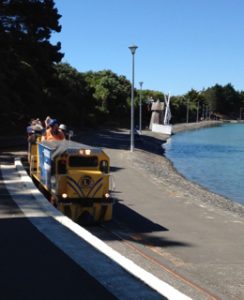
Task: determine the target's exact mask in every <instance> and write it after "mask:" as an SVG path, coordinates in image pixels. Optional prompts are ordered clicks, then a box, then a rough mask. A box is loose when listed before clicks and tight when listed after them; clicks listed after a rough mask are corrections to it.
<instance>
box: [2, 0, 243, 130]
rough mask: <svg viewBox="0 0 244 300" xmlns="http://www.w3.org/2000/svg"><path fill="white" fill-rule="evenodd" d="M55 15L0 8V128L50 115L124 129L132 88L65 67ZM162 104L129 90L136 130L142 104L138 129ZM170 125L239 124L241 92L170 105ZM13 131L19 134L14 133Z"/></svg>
mask: <svg viewBox="0 0 244 300" xmlns="http://www.w3.org/2000/svg"><path fill="white" fill-rule="evenodd" d="M60 17H61V16H60V15H59V14H58V10H57V8H56V7H55V3H54V1H53V0H0V46H1V47H0V89H1V94H0V100H1V110H0V122H1V126H0V128H1V129H2V128H4V124H6V123H7V124H8V126H9V124H12V125H13V127H14V126H18V125H21V126H23V125H24V124H26V122H27V121H28V120H29V119H30V118H31V117H40V118H45V117H46V116H47V115H51V116H54V117H57V118H58V119H60V121H62V122H65V123H67V124H70V125H73V126H85V127H88V126H97V125H101V124H107V125H108V124H110V125H117V126H127V127H129V126H130V105H131V83H130V82H129V80H127V79H126V77H125V76H123V75H117V74H115V73H113V72H112V71H111V70H101V71H98V72H92V71H90V72H86V73H81V72H79V71H77V70H76V69H75V68H73V67H72V66H70V65H69V64H67V63H60V62H61V59H62V57H63V54H62V53H61V52H60V51H61V44H60V43H57V44H56V45H52V44H51V43H50V37H51V34H52V32H60V30H61V26H60V25H59V19H60ZM158 99H159V100H160V101H164V94H163V93H162V92H159V91H152V90H137V89H135V124H138V117H139V103H140V100H142V113H143V115H142V120H143V126H148V125H149V121H150V116H151V111H150V105H151V102H152V101H153V100H154V101H156V100H158ZM171 111H172V122H173V123H178V122H186V121H188V122H195V121H199V120H201V119H208V118H233V119H237V118H240V117H241V118H242V119H243V118H244V92H242V91H241V92H238V91H236V90H235V89H234V87H233V86H232V85H231V84H230V83H229V84H227V85H225V86H221V85H218V84H216V85H214V86H213V87H209V88H207V89H205V90H202V91H196V90H193V89H192V90H190V91H189V92H188V93H186V94H185V95H181V96H172V98H171ZM21 126H19V127H21Z"/></svg>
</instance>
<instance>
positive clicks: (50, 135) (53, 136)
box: [42, 119, 65, 141]
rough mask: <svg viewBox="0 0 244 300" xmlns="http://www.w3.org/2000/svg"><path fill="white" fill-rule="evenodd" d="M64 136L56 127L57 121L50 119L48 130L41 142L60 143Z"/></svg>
mask: <svg viewBox="0 0 244 300" xmlns="http://www.w3.org/2000/svg"><path fill="white" fill-rule="evenodd" d="M64 139H65V136H64V134H63V132H62V131H61V130H60V129H59V127H58V121H57V120H56V119H51V120H50V121H49V123H48V128H47V130H46V133H45V135H44V136H43V137H42V140H46V141H61V140H64Z"/></svg>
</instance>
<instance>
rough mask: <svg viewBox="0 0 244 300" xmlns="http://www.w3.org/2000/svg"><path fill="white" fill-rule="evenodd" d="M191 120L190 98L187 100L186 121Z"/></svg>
mask: <svg viewBox="0 0 244 300" xmlns="http://www.w3.org/2000/svg"><path fill="white" fill-rule="evenodd" d="M188 122H189V98H188V97H187V100H186V123H188Z"/></svg>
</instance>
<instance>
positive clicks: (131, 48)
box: [129, 45, 138, 55]
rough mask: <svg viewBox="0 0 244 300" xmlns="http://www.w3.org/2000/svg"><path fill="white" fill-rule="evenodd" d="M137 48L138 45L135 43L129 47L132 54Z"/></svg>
mask: <svg viewBox="0 0 244 300" xmlns="http://www.w3.org/2000/svg"><path fill="white" fill-rule="evenodd" d="M137 48H138V47H137V46H136V45H132V46H130V47H129V49H130V51H131V54H132V55H133V54H135V52H136V49H137Z"/></svg>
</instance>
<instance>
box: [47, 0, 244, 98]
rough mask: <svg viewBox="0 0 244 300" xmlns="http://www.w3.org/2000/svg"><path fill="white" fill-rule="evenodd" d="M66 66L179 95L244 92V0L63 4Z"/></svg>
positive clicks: (58, 37) (67, 0)
mask: <svg viewBox="0 0 244 300" xmlns="http://www.w3.org/2000/svg"><path fill="white" fill-rule="evenodd" d="M55 3H56V7H57V9H58V12H59V13H60V14H61V15H62V18H61V19H60V24H61V25H62V31H61V33H59V34H56V33H55V34H53V35H52V39H51V41H52V43H56V42H57V41H60V42H61V44H62V52H63V53H64V54H65V56H64V59H63V61H64V62H68V63H69V64H70V65H71V66H73V67H75V68H76V69H77V70H78V71H80V72H86V71H90V70H92V71H100V70H104V69H109V70H112V71H113V72H115V73H116V74H118V75H124V76H126V78H127V79H128V80H131V73H132V55H131V53H130V50H129V49H128V47H129V46H130V45H132V44H136V45H137V46H138V49H137V51H136V54H135V87H136V88H139V81H143V82H144V84H143V89H150V90H157V91H161V92H165V93H168V92H170V93H171V94H172V95H183V94H184V93H186V92H188V91H189V90H190V89H192V88H193V89H196V90H202V89H203V88H208V87H210V86H213V85H215V84H216V83H218V84H221V85H225V84H227V83H231V84H232V85H233V86H234V88H235V89H236V90H239V91H241V90H244V0H55Z"/></svg>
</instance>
